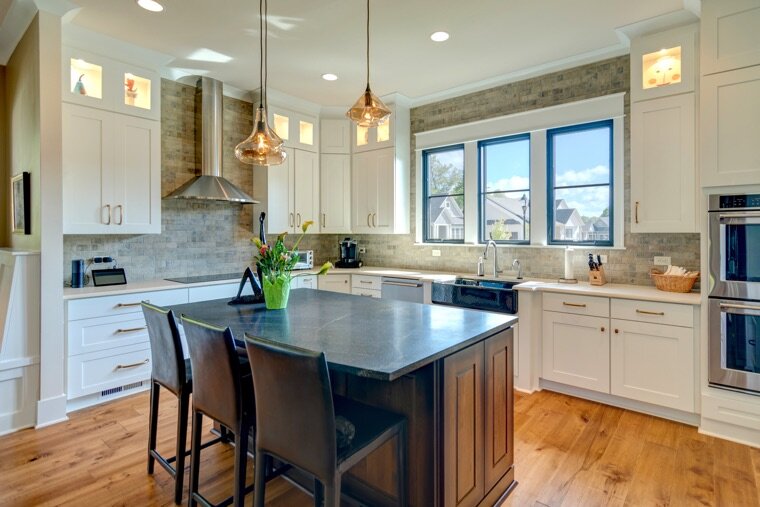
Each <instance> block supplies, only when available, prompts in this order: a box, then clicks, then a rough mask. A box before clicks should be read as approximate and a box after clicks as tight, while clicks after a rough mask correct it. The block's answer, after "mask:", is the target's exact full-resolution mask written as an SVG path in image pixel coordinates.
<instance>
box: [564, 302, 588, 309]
mask: <svg viewBox="0 0 760 507" xmlns="http://www.w3.org/2000/svg"><path fill="white" fill-rule="evenodd" d="M562 304H563V305H565V306H572V307H573V308H586V303H568V302H567V301H562Z"/></svg>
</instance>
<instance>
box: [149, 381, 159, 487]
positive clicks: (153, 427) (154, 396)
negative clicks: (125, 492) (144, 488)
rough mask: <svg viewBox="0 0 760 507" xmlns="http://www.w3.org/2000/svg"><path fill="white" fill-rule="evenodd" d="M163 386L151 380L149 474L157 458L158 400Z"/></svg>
mask: <svg viewBox="0 0 760 507" xmlns="http://www.w3.org/2000/svg"><path fill="white" fill-rule="evenodd" d="M160 393H161V386H159V385H158V384H157V383H156V382H153V381H152V380H151V382H150V415H149V416H148V420H149V423H148V474H152V473H153V469H154V467H155V464H156V458H154V457H153V453H152V451H155V450H156V433H157V431H158V398H159V394H160Z"/></svg>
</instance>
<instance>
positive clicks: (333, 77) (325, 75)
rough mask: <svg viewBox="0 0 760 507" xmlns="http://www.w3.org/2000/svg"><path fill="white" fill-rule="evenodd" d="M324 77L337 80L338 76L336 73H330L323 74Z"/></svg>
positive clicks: (328, 79) (327, 79)
mask: <svg viewBox="0 0 760 507" xmlns="http://www.w3.org/2000/svg"><path fill="white" fill-rule="evenodd" d="M322 79H324V80H325V81H337V79H338V76H336V75H335V74H329V73H328V74H322Z"/></svg>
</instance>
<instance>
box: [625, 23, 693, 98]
mask: <svg viewBox="0 0 760 507" xmlns="http://www.w3.org/2000/svg"><path fill="white" fill-rule="evenodd" d="M698 30H699V25H698V24H696V23H695V24H692V25H688V26H682V27H678V28H673V29H670V30H666V31H663V32H658V33H654V34H650V35H645V36H642V37H639V38H637V39H634V40H632V41H631V100H632V101H640V100H647V99H653V98H657V97H664V96H666V95H676V94H679V93H688V92H693V91H694V89H695V80H696V76H697V72H696V67H697V58H696V54H697V33H698Z"/></svg>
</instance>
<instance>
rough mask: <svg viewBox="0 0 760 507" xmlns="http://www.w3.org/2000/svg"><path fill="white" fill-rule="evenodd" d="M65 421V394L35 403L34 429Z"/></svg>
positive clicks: (66, 418)
mask: <svg viewBox="0 0 760 507" xmlns="http://www.w3.org/2000/svg"><path fill="white" fill-rule="evenodd" d="M67 420H68V417H67V416H66V395H65V394H61V395H59V396H55V397H53V398H46V399H44V400H39V401H38V402H37V424H36V425H35V426H34V427H35V428H44V427H45V426H50V425H52V424H57V423H60V422H63V421H67Z"/></svg>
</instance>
